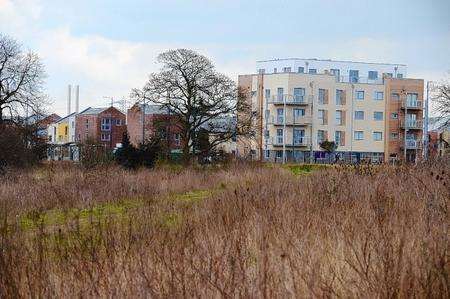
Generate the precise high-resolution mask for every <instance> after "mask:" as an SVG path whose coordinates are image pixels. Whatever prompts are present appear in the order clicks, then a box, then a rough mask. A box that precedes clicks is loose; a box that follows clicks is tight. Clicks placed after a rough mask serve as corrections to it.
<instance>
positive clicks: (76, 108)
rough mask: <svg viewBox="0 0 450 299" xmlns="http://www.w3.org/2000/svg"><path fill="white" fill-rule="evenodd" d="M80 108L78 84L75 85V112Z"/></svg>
mask: <svg viewBox="0 0 450 299" xmlns="http://www.w3.org/2000/svg"><path fill="white" fill-rule="evenodd" d="M79 109H80V85H77V86H76V87H75V112H76V113H78V112H79Z"/></svg>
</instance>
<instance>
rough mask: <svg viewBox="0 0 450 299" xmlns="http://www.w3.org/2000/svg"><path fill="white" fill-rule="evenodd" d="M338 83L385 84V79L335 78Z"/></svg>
mask: <svg viewBox="0 0 450 299" xmlns="http://www.w3.org/2000/svg"><path fill="white" fill-rule="evenodd" d="M335 77H336V82H340V83H364V84H380V85H382V84H383V81H384V80H383V78H374V79H371V78H368V77H356V76H349V75H347V76H335Z"/></svg>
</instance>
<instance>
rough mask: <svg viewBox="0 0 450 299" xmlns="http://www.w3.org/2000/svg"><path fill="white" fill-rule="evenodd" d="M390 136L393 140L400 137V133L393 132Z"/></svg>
mask: <svg viewBox="0 0 450 299" xmlns="http://www.w3.org/2000/svg"><path fill="white" fill-rule="evenodd" d="M390 138H391V140H397V139H398V133H397V132H392V133H391V136H390Z"/></svg>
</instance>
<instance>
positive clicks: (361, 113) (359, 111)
mask: <svg viewBox="0 0 450 299" xmlns="http://www.w3.org/2000/svg"><path fill="white" fill-rule="evenodd" d="M358 113H359V114H358ZM357 115H362V118H359V117H356V116H357ZM354 119H355V120H364V111H363V110H357V111H355V116H354Z"/></svg>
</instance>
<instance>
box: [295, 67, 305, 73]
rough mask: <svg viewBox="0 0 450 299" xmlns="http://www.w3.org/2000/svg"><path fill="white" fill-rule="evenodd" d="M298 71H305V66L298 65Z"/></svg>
mask: <svg viewBox="0 0 450 299" xmlns="http://www.w3.org/2000/svg"><path fill="white" fill-rule="evenodd" d="M297 71H298V72H299V73H302V74H303V73H304V72H305V68H304V67H302V66H299V67H298V70H297Z"/></svg>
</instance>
